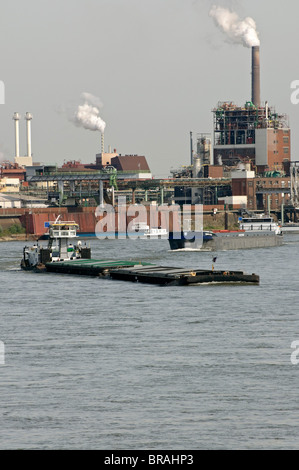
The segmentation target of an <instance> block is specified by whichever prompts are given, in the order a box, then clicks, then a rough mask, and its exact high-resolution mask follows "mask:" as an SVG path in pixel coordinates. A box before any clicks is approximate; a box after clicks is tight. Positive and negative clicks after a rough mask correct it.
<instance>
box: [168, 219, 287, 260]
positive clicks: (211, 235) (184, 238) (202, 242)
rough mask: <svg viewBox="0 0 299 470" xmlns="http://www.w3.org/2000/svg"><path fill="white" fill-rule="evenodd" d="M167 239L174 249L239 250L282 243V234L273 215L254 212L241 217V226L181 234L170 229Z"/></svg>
mask: <svg viewBox="0 0 299 470" xmlns="http://www.w3.org/2000/svg"><path fill="white" fill-rule="evenodd" d="M168 241H169V245H170V248H171V250H182V249H193V250H200V251H221V250H240V249H248V248H266V247H274V246H281V245H282V244H283V234H282V231H281V227H280V226H279V225H278V224H277V223H276V222H275V221H274V220H273V218H272V217H267V216H254V217H247V218H240V219H239V229H238V230H209V231H202V232H190V231H188V232H186V231H185V232H181V234H180V237H176V236H175V234H173V233H170V234H169V238H168Z"/></svg>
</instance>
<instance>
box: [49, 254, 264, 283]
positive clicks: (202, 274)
mask: <svg viewBox="0 0 299 470" xmlns="http://www.w3.org/2000/svg"><path fill="white" fill-rule="evenodd" d="M45 268H46V271H48V272H52V273H53V272H55V273H60V274H79V275H87V276H101V277H106V278H110V279H116V280H122V281H130V282H140V283H148V284H158V285H181V286H183V285H196V284H204V283H208V284H211V283H216V284H259V276H258V275H256V274H246V273H244V272H243V271H219V270H217V271H216V270H204V269H184V268H177V267H170V266H157V265H154V264H150V263H141V262H140V263H138V264H136V261H125V260H95V259H86V260H83V259H82V260H72V261H58V262H54V263H46V265H45Z"/></svg>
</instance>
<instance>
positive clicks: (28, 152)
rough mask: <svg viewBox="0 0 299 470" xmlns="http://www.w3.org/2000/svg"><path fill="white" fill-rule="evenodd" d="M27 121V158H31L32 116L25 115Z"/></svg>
mask: <svg viewBox="0 0 299 470" xmlns="http://www.w3.org/2000/svg"><path fill="white" fill-rule="evenodd" d="M25 119H26V126H27V157H31V156H32V155H31V119H32V114H30V113H26V114H25Z"/></svg>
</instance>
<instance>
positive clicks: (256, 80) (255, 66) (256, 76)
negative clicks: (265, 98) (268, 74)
mask: <svg viewBox="0 0 299 470" xmlns="http://www.w3.org/2000/svg"><path fill="white" fill-rule="evenodd" d="M251 50H252V67H251V73H252V76H251V101H252V102H253V104H255V106H257V107H259V106H260V105H261V84H260V47H259V46H253V47H252V49H251Z"/></svg>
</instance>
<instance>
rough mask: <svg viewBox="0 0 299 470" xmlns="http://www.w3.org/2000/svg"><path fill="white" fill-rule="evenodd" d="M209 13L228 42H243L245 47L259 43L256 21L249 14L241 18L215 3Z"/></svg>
mask: <svg viewBox="0 0 299 470" xmlns="http://www.w3.org/2000/svg"><path fill="white" fill-rule="evenodd" d="M209 15H210V16H211V17H212V18H213V19H214V22H215V24H216V26H217V27H219V28H220V29H221V30H222V32H223V33H225V34H226V36H227V38H228V39H229V41H230V42H232V43H234V44H243V46H245V47H253V46H259V45H260V40H259V37H258V32H257V30H256V23H255V21H254V20H253V19H252V18H250V17H249V16H248V17H247V18H245V19H244V20H241V19H240V18H239V16H238V15H237V13H235V12H232V11H230V10H228V9H227V8H223V7H220V6H216V5H214V6H213V7H212V8H211V10H210V13H209Z"/></svg>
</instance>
